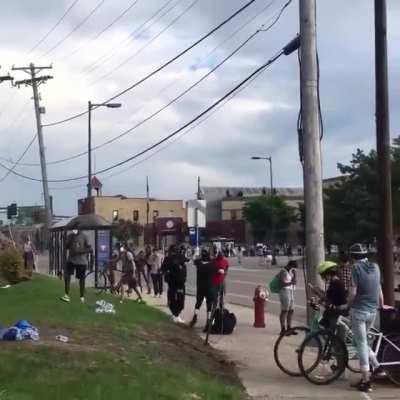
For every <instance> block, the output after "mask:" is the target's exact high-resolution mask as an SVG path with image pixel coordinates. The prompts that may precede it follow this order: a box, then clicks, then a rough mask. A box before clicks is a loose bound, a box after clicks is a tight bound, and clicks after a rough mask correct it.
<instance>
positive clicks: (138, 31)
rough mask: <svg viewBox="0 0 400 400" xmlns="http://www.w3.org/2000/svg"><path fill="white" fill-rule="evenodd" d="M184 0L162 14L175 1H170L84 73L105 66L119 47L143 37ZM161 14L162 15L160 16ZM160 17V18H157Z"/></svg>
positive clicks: (179, 0) (178, 1)
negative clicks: (140, 36) (144, 33)
mask: <svg viewBox="0 0 400 400" xmlns="http://www.w3.org/2000/svg"><path fill="white" fill-rule="evenodd" d="M181 1H182V0H177V1H176V3H175V4H173V6H172V7H171V8H169V9H168V10H167V11H166V12H165V13H162V11H163V10H164V9H165V8H166V7H168V5H169V4H171V3H172V2H173V0H168V1H167V2H166V3H165V4H164V5H163V6H162V7H160V8H159V9H158V10H157V11H156V12H155V13H154V14H152V15H151V16H150V18H148V19H147V20H146V21H144V22H143V23H142V24H141V25H139V27H137V28H136V29H134V30H133V31H132V32H130V33H129V35H128V37H126V38H125V39H124V40H122V41H121V42H119V43H118V44H115V45H114V46H113V47H112V49H111V50H109V51H107V52H105V53H103V54H102V55H101V56H100V57H98V58H97V59H96V60H95V61H94V62H92V63H91V64H89V65H87V66H86V67H85V68H84V69H83V70H82V73H84V74H88V73H91V72H93V71H94V70H96V69H97V68H99V67H100V65H102V64H104V63H105V62H107V61H108V60H110V59H111V58H112V56H113V55H114V54H115V52H116V51H117V49H118V47H120V46H122V45H123V44H125V43H128V42H129V41H132V40H135V39H136V38H137V37H138V36H139V35H141V34H142V33H143V32H145V31H146V30H147V29H149V28H150V27H151V26H153V25H154V24H155V23H156V22H157V21H158V20H159V19H160V18H162V17H164V16H165V15H166V14H168V13H169V12H170V11H171V10H173V9H174V8H175V7H176V6H177V5H178V4H179V3H180V2H181ZM160 13H161V15H159V14H160ZM157 16H158V17H157ZM151 20H154V21H153V22H152V23H151V24H150V25H149V26H148V27H147V28H146V29H142V28H143V27H145V26H146V25H147V24H148V23H149V22H150V21H151Z"/></svg>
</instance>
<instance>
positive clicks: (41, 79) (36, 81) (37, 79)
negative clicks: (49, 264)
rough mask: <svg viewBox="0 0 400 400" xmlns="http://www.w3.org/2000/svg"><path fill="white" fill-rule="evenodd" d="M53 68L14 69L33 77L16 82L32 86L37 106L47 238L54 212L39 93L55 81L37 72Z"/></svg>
mask: <svg viewBox="0 0 400 400" xmlns="http://www.w3.org/2000/svg"><path fill="white" fill-rule="evenodd" d="M52 68H53V67H52V66H48V67H35V65H34V64H33V63H30V64H29V67H18V68H15V67H13V68H12V70H13V71H24V72H26V73H27V74H29V75H30V76H31V78H30V79H24V80H21V81H17V82H15V86H18V87H20V86H21V85H25V86H32V89H33V101H34V105H35V114H36V127H37V135H38V142H39V155H40V166H41V169H42V183H43V196H44V207H45V210H46V236H47V238H48V233H49V229H50V227H51V223H52V220H53V216H52V212H51V202H50V195H49V183H48V180H47V166H46V152H45V145H44V141H43V130H42V121H41V114H44V113H45V109H44V107H40V96H39V92H38V86H39V85H40V84H42V83H45V82H46V81H47V80H49V79H53V77H52V76H50V75H45V76H36V74H37V72H41V71H42V70H45V69H52Z"/></svg>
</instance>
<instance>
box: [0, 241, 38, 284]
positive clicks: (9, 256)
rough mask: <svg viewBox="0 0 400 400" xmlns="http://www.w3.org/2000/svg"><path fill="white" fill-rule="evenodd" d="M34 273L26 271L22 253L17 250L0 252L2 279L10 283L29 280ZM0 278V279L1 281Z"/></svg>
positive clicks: (10, 249) (0, 275)
mask: <svg viewBox="0 0 400 400" xmlns="http://www.w3.org/2000/svg"><path fill="white" fill-rule="evenodd" d="M31 275H32V271H26V270H25V268H24V260H23V258H22V255H21V252H20V251H19V250H18V249H16V248H8V249H5V250H3V251H1V252H0V277H1V278H3V279H4V280H6V281H8V282H10V283H18V282H21V281H23V280H27V279H29V278H30V276H31ZM1 278H0V279H1Z"/></svg>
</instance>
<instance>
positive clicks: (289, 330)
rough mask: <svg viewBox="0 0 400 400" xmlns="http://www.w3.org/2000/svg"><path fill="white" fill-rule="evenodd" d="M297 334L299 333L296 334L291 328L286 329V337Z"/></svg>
mask: <svg viewBox="0 0 400 400" xmlns="http://www.w3.org/2000/svg"><path fill="white" fill-rule="evenodd" d="M298 334H299V333H298V332H296V331H295V330H293V329H292V328H288V329H287V331H286V336H296V335H298Z"/></svg>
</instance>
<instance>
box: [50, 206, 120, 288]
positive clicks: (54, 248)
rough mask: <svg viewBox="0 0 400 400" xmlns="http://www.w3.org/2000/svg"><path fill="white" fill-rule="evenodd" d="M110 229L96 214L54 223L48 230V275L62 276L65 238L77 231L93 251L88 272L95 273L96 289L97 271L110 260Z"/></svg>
mask: <svg viewBox="0 0 400 400" xmlns="http://www.w3.org/2000/svg"><path fill="white" fill-rule="evenodd" d="M111 228H112V224H111V223H110V222H109V221H107V220H106V219H104V218H103V217H100V216H99V215H96V214H84V215H78V216H76V217H72V218H69V219H65V220H62V221H60V222H57V223H55V224H54V225H53V226H52V227H51V229H50V246H49V273H50V274H51V275H56V276H59V277H61V276H62V274H63V269H64V265H65V263H66V261H67V251H66V248H65V246H66V242H67V237H68V235H69V234H70V233H72V230H73V229H79V230H80V231H82V232H83V233H84V234H85V235H86V236H87V238H88V241H89V244H90V246H91V248H92V250H93V251H92V253H91V254H90V255H89V260H88V265H89V270H88V272H93V271H94V272H95V274H94V282H93V283H94V286H95V287H97V282H98V274H99V271H100V270H101V269H102V268H104V267H106V266H107V264H108V263H109V261H110V258H111V252H112V235H111ZM88 283H89V284H91V282H88Z"/></svg>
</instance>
